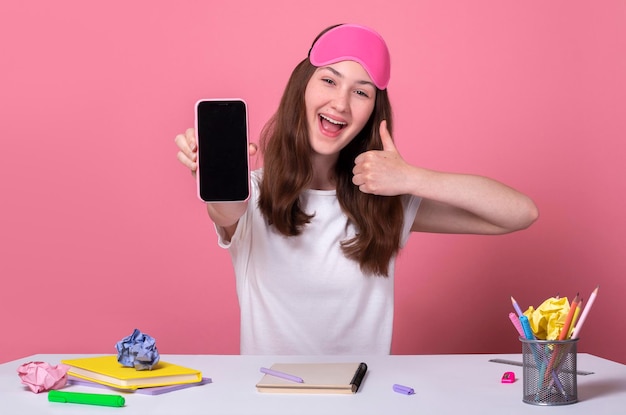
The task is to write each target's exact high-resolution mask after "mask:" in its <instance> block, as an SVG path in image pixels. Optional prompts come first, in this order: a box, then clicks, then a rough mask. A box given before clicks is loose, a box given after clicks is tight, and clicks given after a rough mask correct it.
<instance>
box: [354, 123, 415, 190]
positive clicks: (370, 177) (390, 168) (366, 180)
mask: <svg viewBox="0 0 626 415" xmlns="http://www.w3.org/2000/svg"><path fill="white" fill-rule="evenodd" d="M380 136H381V139H382V144H383V149H382V150H370V151H366V152H364V153H362V154H360V155H359V156H358V157H357V158H356V159H355V160H354V168H353V169H352V173H353V174H354V177H353V178H352V183H354V184H355V185H356V186H358V187H359V190H360V191H361V192H363V193H371V194H375V195H381V196H395V195H400V194H404V193H407V192H408V191H407V189H408V187H407V181H408V178H409V177H410V170H411V169H412V167H411V166H410V165H409V164H407V163H406V162H405V161H404V159H402V157H401V156H400V153H399V152H398V150H397V149H396V146H395V144H394V142H393V139H392V138H391V134H389V131H388V130H387V122H386V121H383V122H381V123H380Z"/></svg>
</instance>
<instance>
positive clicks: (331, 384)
mask: <svg viewBox="0 0 626 415" xmlns="http://www.w3.org/2000/svg"><path fill="white" fill-rule="evenodd" d="M271 369H272V370H276V371H279V372H283V373H288V374H290V375H293V376H297V377H300V378H302V380H303V381H304V382H303V383H298V382H293V381H290V380H287V379H283V378H280V377H276V376H272V375H269V374H266V375H264V376H263V377H262V378H261V380H260V381H259V383H257V384H256V387H257V390H258V391H259V392H267V393H345V394H349V393H356V392H357V391H358V390H359V386H360V385H361V382H362V381H363V378H364V377H365V373H366V372H367V365H366V364H365V363H363V362H360V363H275V364H273V365H272V367H271Z"/></svg>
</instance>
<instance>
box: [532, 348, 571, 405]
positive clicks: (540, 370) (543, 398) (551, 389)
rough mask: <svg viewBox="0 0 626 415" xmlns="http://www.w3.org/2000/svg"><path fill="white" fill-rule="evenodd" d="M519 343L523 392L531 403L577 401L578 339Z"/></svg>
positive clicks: (553, 403)
mask: <svg viewBox="0 0 626 415" xmlns="http://www.w3.org/2000/svg"><path fill="white" fill-rule="evenodd" d="M520 341H521V342H522V360H523V378H524V380H523V383H524V395H523V398H522V400H523V401H524V402H526V403H528V404H532V405H548V406H551V405H568V404H572V403H576V402H578V384H577V378H576V371H577V367H576V357H577V344H578V339H571V340H527V339H525V338H523V337H520Z"/></svg>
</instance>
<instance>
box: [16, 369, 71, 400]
mask: <svg viewBox="0 0 626 415" xmlns="http://www.w3.org/2000/svg"><path fill="white" fill-rule="evenodd" d="M69 369H70V367H69V366H67V365H57V366H51V365H49V364H48V363H46V362H28V363H24V364H23V365H21V366H20V367H18V368H17V374H18V375H19V377H20V379H21V380H22V384H24V385H26V386H28V387H29V388H30V390H31V391H33V392H35V393H39V392H45V391H49V390H50V389H60V388H62V387H63V386H65V383H66V382H67V371H68V370H69Z"/></svg>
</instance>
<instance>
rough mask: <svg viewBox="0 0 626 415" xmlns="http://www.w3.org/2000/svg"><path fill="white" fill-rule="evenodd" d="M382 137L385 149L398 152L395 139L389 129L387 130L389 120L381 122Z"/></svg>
mask: <svg viewBox="0 0 626 415" xmlns="http://www.w3.org/2000/svg"><path fill="white" fill-rule="evenodd" d="M380 139H381V141H382V143H383V151H393V152H394V153H397V152H398V150H397V149H396V145H395V144H394V143H393V139H392V138H391V134H390V133H389V130H387V120H383V121H382V122H381V123H380Z"/></svg>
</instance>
